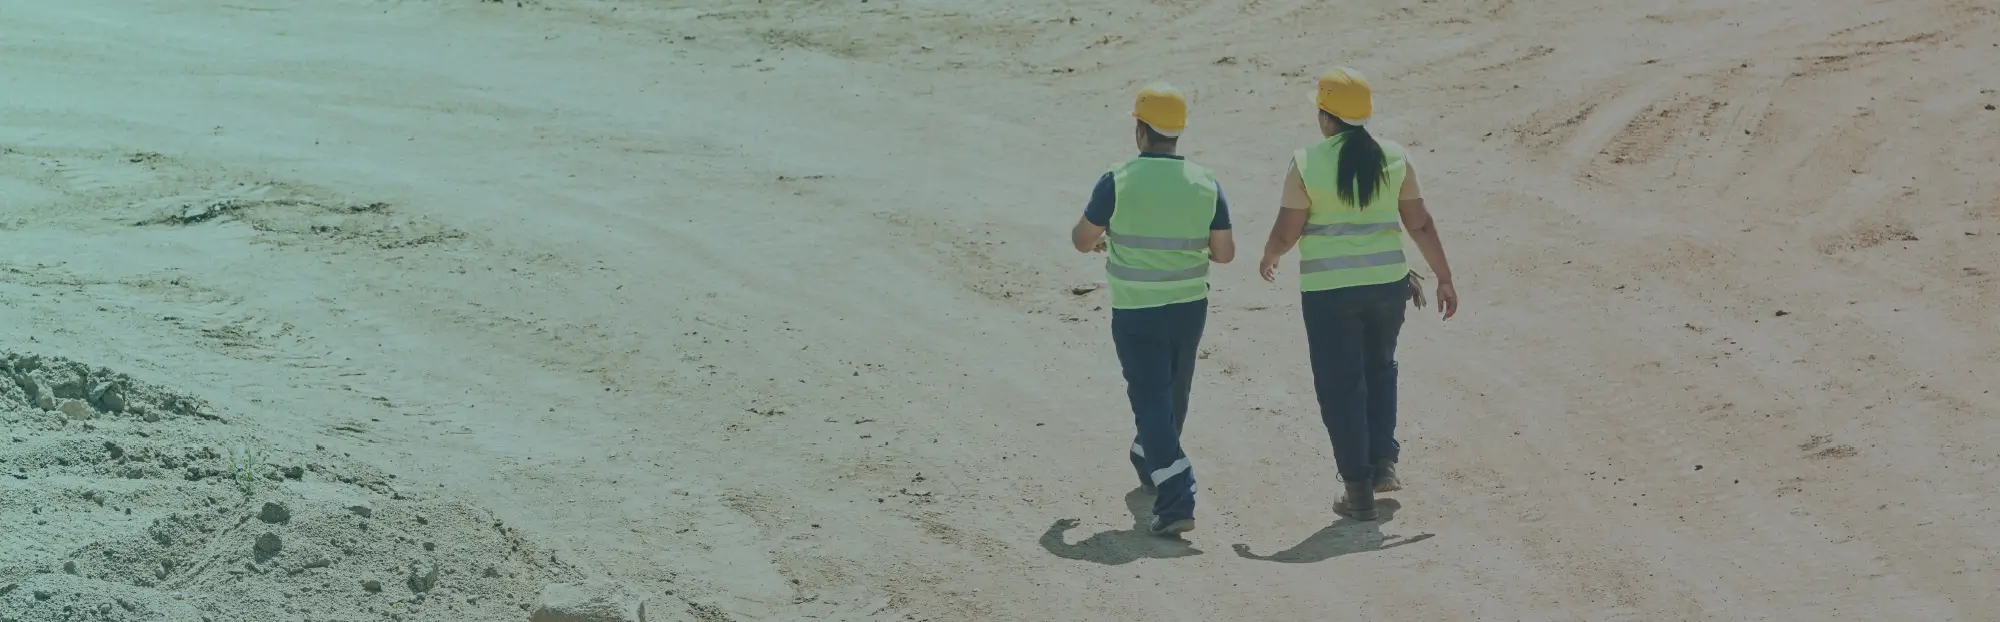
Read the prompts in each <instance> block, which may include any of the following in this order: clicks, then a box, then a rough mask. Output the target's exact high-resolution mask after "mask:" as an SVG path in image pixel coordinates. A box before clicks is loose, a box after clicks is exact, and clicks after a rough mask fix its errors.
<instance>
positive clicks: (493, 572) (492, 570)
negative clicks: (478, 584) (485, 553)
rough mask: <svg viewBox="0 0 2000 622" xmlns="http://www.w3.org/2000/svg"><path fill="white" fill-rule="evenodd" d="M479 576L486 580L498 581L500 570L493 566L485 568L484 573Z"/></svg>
mask: <svg viewBox="0 0 2000 622" xmlns="http://www.w3.org/2000/svg"><path fill="white" fill-rule="evenodd" d="M481 576H484V577H486V578H488V579H498V578H500V569H499V568H496V567H493V566H487V567H486V572H484V573H482V574H481Z"/></svg>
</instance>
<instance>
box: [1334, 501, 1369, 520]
mask: <svg viewBox="0 0 2000 622" xmlns="http://www.w3.org/2000/svg"><path fill="white" fill-rule="evenodd" d="M1333 513H1335V514H1339V515H1341V516H1345V517H1348V518H1352V519H1354V520H1358V521H1361V522H1364V523H1365V522H1370V521H1373V520H1375V518H1376V513H1375V509H1374V508H1369V509H1367V510H1360V511H1356V510H1354V509H1353V508H1350V507H1348V505H1347V503H1346V502H1344V501H1343V502H1341V503H1336V504H1334V505H1333Z"/></svg>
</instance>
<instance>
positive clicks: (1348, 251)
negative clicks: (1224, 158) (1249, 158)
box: [1258, 67, 1458, 521]
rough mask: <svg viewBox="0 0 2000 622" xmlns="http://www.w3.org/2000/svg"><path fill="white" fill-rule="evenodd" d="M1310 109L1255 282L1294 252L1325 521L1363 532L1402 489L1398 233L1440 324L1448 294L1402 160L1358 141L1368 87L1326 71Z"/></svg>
mask: <svg viewBox="0 0 2000 622" xmlns="http://www.w3.org/2000/svg"><path fill="white" fill-rule="evenodd" d="M1312 101H1313V104H1314V106H1315V107H1317V108H1318V117H1319V128H1320V134H1321V135H1322V136H1323V137H1324V139H1323V140H1321V141H1320V142H1319V143H1318V144H1316V145H1313V146H1310V147H1306V148H1304V149H1300V150H1298V151H1296V152H1294V153H1293V155H1292V163H1291V170H1290V171H1288V172H1287V173H1286V174H1285V182H1284V184H1285V187H1284V193H1283V199H1282V200H1281V205H1280V209H1279V210H1278V219H1277V222H1276V223H1274V224H1273V225H1272V226H1271V236H1270V239H1269V240H1268V241H1267V242H1266V244H1265V246H1264V259H1263V261H1262V262H1260V264H1259V265H1258V272H1259V273H1261V274H1262V275H1263V277H1264V280H1266V281H1272V280H1275V279H1276V274H1277V269H1278V261H1279V259H1280V258H1282V257H1283V256H1284V255H1285V253H1288V252H1290V251H1291V249H1292V247H1293V245H1297V246H1298V248H1299V289H1300V290H1301V292H1302V294H1301V296H1300V298H1301V306H1302V307H1303V312H1304V315H1305V324H1306V346H1307V349H1308V350H1309V351H1310V352H1311V365H1312V374H1313V387H1314V390H1315V392H1316V393H1318V399H1319V408H1320V419H1321V420H1322V422H1324V423H1325V424H1326V432H1327V435H1328V436H1329V437H1330V438H1331V439H1332V441H1333V455H1334V462H1335V463H1336V464H1337V465H1338V468H1339V473H1340V478H1341V480H1342V481H1343V482H1344V483H1345V487H1346V496H1345V497H1344V498H1342V499H1341V500H1340V501H1339V502H1338V503H1336V504H1335V506H1334V511H1335V512H1337V513H1339V514H1341V515H1343V516H1347V517H1349V518H1352V519H1355V520H1362V521H1372V520H1375V518H1376V511H1375V493H1377V492H1390V491H1394V490H1399V489H1401V488H1402V482H1401V481H1400V480H1398V479H1397V477H1396V462H1397V461H1398V459H1399V458H1400V455H1399V452H1398V446H1397V444H1396V338H1397V336H1398V335H1399V334H1400V333H1401V332H1402V328H1403V314H1404V307H1403V305H1404V302H1405V301H1406V300H1410V299H1412V298H1414V299H1415V301H1416V302H1417V304H1418V306H1419V307H1421V306H1422V304H1423V302H1422V300H1423V299H1422V295H1421V292H1420V291H1413V290H1415V288H1417V287H1420V285H1419V284H1418V283H1417V282H1415V281H1413V280H1412V279H1413V278H1416V273H1415V271H1413V270H1411V269H1410V267H1409V265H1408V264H1407V263H1406V262H1405V260H1404V257H1403V233H1404V232H1408V233H1409V235H1410V239H1411V240H1412V241H1414V242H1415V243H1416V246H1417V250H1418V251H1420V252H1422V253H1423V256H1424V261H1425V262H1426V263H1428V264H1429V265H1430V267H1431V269H1432V270H1433V271H1434V272H1435V273H1436V276H1437V307H1438V311H1439V312H1440V313H1441V314H1443V317H1444V319H1446V320H1449V319H1451V318H1452V316H1454V315H1456V314H1457V313H1458V292H1457V290H1456V289H1454V288H1453V286H1452V280H1451V264H1450V263H1449V262H1447V261H1446V259H1445V254H1444V243H1443V242H1442V241H1440V240H1439V239H1438V230H1437V224H1436V223H1435V222H1433V221H1432V220H1431V214H1430V210H1429V209H1428V208H1426V207H1425V206H1424V199H1423V193H1422V189H1421V188H1420V187H1419V185H1418V183H1417V171H1416V168H1415V167H1414V166H1413V165H1412V164H1411V162H1410V158H1409V153H1408V152H1407V151H1406V150H1404V148H1403V146H1402V145H1400V144H1397V143H1396V142H1394V141H1389V140H1381V139H1377V138H1376V137H1374V136H1373V135H1371V134H1369V132H1368V127H1367V124H1368V121H1369V119H1370V118H1371V117H1372V116H1373V114H1374V95H1373V93H1372V91H1371V90H1370V87H1369V85H1368V80H1367V78H1366V77H1364V76H1362V75H1361V73H1360V72H1358V71H1355V70H1353V69H1351V68H1346V67H1341V68H1336V69H1333V70H1330V71H1328V72H1326V73H1325V74H1324V75H1321V76H1320V77H1319V88H1318V90H1317V91H1315V92H1314V93H1313V95H1312ZM1413 294H1414V295H1413Z"/></svg>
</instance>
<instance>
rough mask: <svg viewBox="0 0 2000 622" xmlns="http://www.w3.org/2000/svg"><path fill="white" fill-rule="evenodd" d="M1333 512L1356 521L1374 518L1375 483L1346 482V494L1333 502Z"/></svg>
mask: <svg viewBox="0 0 2000 622" xmlns="http://www.w3.org/2000/svg"><path fill="white" fill-rule="evenodd" d="M1333 513H1335V514H1339V515H1341V516H1345V517H1348V518H1352V519H1354V520H1358V521H1372V520H1375V483H1374V482H1347V496H1346V497H1345V498H1342V499H1341V500H1340V502H1339V503H1335V504H1333Z"/></svg>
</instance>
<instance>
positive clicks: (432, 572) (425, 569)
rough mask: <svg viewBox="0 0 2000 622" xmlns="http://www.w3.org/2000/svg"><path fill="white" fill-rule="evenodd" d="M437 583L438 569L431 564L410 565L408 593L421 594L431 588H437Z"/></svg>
mask: <svg viewBox="0 0 2000 622" xmlns="http://www.w3.org/2000/svg"><path fill="white" fill-rule="evenodd" d="M437 583H438V569H437V566H436V565H431V564H411V565H410V580H409V584H410V591H412V592H416V593H418V594H422V593H424V592H428V591H431V588H434V587H437Z"/></svg>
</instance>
